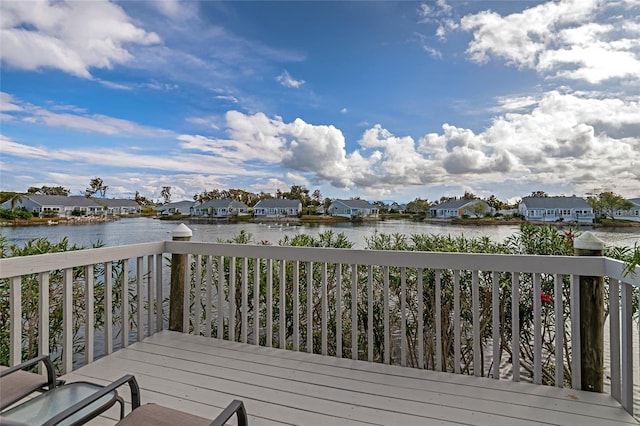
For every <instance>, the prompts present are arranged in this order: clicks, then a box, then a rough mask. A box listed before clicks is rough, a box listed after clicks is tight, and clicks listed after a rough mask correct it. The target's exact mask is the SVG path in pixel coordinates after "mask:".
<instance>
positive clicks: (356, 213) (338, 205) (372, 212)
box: [328, 200, 379, 218]
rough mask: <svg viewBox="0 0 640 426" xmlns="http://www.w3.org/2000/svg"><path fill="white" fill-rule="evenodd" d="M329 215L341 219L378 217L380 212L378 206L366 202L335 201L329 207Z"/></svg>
mask: <svg viewBox="0 0 640 426" xmlns="http://www.w3.org/2000/svg"><path fill="white" fill-rule="evenodd" d="M328 211H329V214H330V215H331V216H340V217H347V218H352V217H376V216H378V213H379V210H378V207H377V206H374V205H373V204H371V203H369V202H368V201H365V200H333V202H332V203H331V204H330V205H329V209H328Z"/></svg>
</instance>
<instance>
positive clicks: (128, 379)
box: [43, 374, 140, 426]
mask: <svg viewBox="0 0 640 426" xmlns="http://www.w3.org/2000/svg"><path fill="white" fill-rule="evenodd" d="M124 384H129V387H130V388H131V409H132V410H135V409H136V408H138V407H139V406H140V387H139V386H138V382H137V381H136V378H135V377H134V376H133V375H131V374H127V375H125V376H122V377H120V378H119V379H118V380H116V381H114V382H112V383H110V384H108V385H107V386H105V387H103V388H102V389H100V390H99V391H96V392H95V393H93V394H91V395H89V396H88V397H86V398H85V399H83V400H82V401H79V402H77V403H76V404H73V405H72V406H71V407H69V408H67V409H66V410H64V411H63V412H61V413H59V414H58V415H56V416H55V417H52V418H51V419H49V421H48V422H46V423H45V424H44V425H43V426H50V425H57V424H58V423H60V422H61V421H62V420H64V419H66V418H67V417H69V416H71V415H72V414H74V413H76V412H78V411H80V410H82V409H83V408H85V407H87V406H89V405H91V403H93V402H95V401H97V400H99V399H100V398H102V397H103V396H105V395H107V394H108V393H110V392H113V391H115V390H116V389H117V388H119V387H120V386H122V385H124Z"/></svg>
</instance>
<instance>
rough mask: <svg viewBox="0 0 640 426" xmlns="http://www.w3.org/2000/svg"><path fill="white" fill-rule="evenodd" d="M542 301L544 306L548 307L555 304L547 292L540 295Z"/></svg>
mask: <svg viewBox="0 0 640 426" xmlns="http://www.w3.org/2000/svg"><path fill="white" fill-rule="evenodd" d="M540 300H541V301H542V303H543V304H546V305H551V304H552V303H553V299H552V298H551V295H550V294H548V293H545V292H542V293H540Z"/></svg>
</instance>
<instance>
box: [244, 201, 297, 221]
mask: <svg viewBox="0 0 640 426" xmlns="http://www.w3.org/2000/svg"><path fill="white" fill-rule="evenodd" d="M300 214H302V202H300V200H285V199H275V198H269V199H266V200H260V201H258V202H257V203H256V205H255V206H253V216H254V217H264V218H278V217H297V216H298V215H300Z"/></svg>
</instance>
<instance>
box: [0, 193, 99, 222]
mask: <svg viewBox="0 0 640 426" xmlns="http://www.w3.org/2000/svg"><path fill="white" fill-rule="evenodd" d="M13 207H14V208H16V209H23V210H26V211H28V212H29V213H31V214H33V215H34V216H39V217H45V216H47V217H53V216H57V217H70V216H73V215H82V216H85V215H86V216H98V215H102V214H104V213H105V207H104V206H103V205H102V204H100V202H98V201H97V200H96V199H93V198H87V197H84V196H75V195H74V196H65V195H41V194H26V195H23V196H22V199H21V200H17V201H16V202H15V203H14V206H13ZM2 208H3V209H10V208H11V201H6V202H4V203H2Z"/></svg>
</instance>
